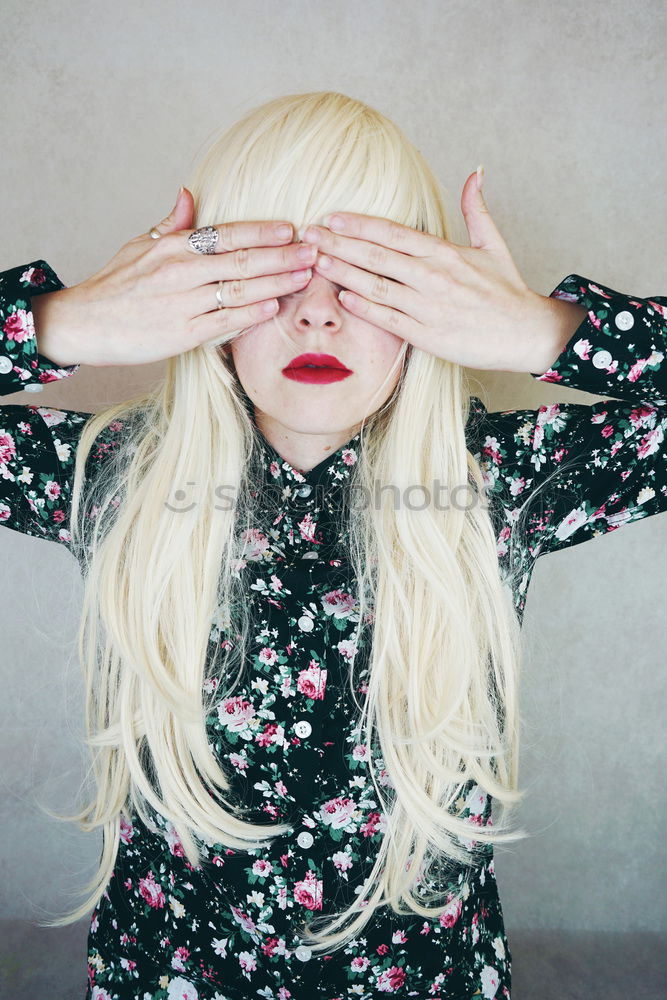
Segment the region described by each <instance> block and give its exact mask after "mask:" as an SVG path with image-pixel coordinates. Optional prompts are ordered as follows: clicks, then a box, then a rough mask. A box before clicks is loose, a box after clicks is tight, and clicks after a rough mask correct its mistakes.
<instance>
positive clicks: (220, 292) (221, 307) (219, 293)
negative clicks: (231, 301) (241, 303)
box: [215, 281, 225, 309]
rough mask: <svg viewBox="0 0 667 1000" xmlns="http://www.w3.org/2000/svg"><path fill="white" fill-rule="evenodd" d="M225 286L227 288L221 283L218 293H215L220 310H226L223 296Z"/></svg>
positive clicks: (219, 283)
mask: <svg viewBox="0 0 667 1000" xmlns="http://www.w3.org/2000/svg"><path fill="white" fill-rule="evenodd" d="M224 286H225V283H224V281H219V282H218V289H217V291H216V293H215V297H216V299H217V300H218V309H224V308H225V303H224V302H223V301H222V294H223V289H224Z"/></svg>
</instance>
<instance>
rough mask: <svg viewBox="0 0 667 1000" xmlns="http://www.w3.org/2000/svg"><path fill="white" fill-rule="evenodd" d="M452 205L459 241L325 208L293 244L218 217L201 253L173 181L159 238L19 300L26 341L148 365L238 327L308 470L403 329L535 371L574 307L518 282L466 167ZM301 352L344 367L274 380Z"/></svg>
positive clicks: (353, 416) (260, 387)
mask: <svg viewBox="0 0 667 1000" xmlns="http://www.w3.org/2000/svg"><path fill="white" fill-rule="evenodd" d="M461 210H462V213H463V216H464V219H465V222H466V227H467V229H468V234H469V237H470V247H464V246H459V245H457V244H454V243H451V242H449V241H447V240H443V239H440V238H438V237H436V236H432V235H430V234H426V233H421V232H418V231H417V230H414V229H410V228H408V227H406V226H400V225H398V224H396V223H394V222H391V221H390V220H387V219H380V218H376V217H373V216H367V215H358V214H354V213H348V212H335V213H332V215H330V216H329V217H328V219H327V220H325V221H327V222H328V226H316V227H310V229H309V230H307V231H306V232H305V233H304V234H303V240H304V243H303V244H301V243H298V242H296V241H294V233H293V229H292V227H291V225H290V224H289V223H287V222H284V223H282V224H283V225H287V226H288V227H289V234H288V235H287V236H286V237H283V238H281V237H280V236H279V235H278V234H277V231H276V227H277V226H279V225H280V224H281V223H280V222H277V221H271V222H239V223H226V224H224V225H221V226H218V227H216V228H218V230H219V231H220V233H221V244H222V245H221V246H219V248H218V250H219V252H216V253H215V254H210V255H200V254H196V253H194V252H193V251H192V250H190V249H189V248H188V246H187V236H188V235H189V233H190V232H191V231H192V229H191V228H190V227H191V226H192V222H193V215H194V205H193V201H192V195H191V194H190V192H189V191H187V190H184V191H183V192H182V193H181V195H180V197H179V200H178V201H177V204H176V206H175V208H174V210H173V211H172V213H171V215H170V216H168V217H167V219H165V220H163V222H162V223H160V224H159V225H158V227H156V228H157V229H158V230H159V232H160V233H161V234H162V238H161V239H158V240H153V239H151V238H150V236H148V235H147V234H142V235H141V236H139V237H137V238H136V239H134V240H130V241H129V243H127V244H126V245H125V246H124V247H123V248H122V249H121V250H120V251H119V253H118V254H116V256H115V257H114V258H113V260H112V261H111V262H110V263H109V264H107V265H106V267H105V268H103V269H102V271H100V272H98V274H96V275H94V276H93V277H92V278H90V279H87V281H85V282H82V283H81V284H80V285H75V286H73V287H72V288H68V289H63V290H61V291H58V292H52V293H49V294H46V295H40V296H36V297H34V298H33V300H32V310H33V315H34V319H35V329H36V333H37V339H38V344H39V349H40V351H41V352H42V353H43V354H44V355H45V356H46V357H48V358H49V359H50V360H51V361H53V362H54V363H55V364H57V365H69V364H75V363H81V364H90V365H92V366H96V367H102V366H107V365H125V364H146V363H149V362H152V361H159V360H163V359H165V358H167V357H171V356H174V355H177V354H179V353H182V352H184V351H186V350H192V349H194V348H195V347H197V346H199V345H200V344H202V343H205V342H206V341H208V340H217V339H219V338H220V337H221V336H222V335H223V334H225V333H228V334H229V335H230V336H233V334H234V333H235V332H236V333H239V334H241V335H240V336H236V337H234V338H233V339H232V340H231V341H230V343H229V347H228V350H231V354H232V357H233V360H234V365H235V368H236V371H237V375H238V377H239V380H240V382H241V384H242V385H243V388H244V390H245V391H246V393H247V394H248V396H249V397H250V399H251V400H252V402H253V404H254V407H255V419H256V422H257V426H258V427H259V429H260V430H261V432H262V433H263V435H264V436H265V438H266V439H267V441H269V443H270V444H271V445H272V446H273V447H274V448H275V449H276V451H278V453H279V454H280V455H282V456H283V458H285V459H286V461H288V462H289V463H290V464H291V465H293V466H294V467H295V468H297V469H300V470H301V471H303V472H306V471H308V470H310V469H312V468H313V467H314V466H315V465H317V464H318V463H319V462H321V461H322V460H323V459H324V458H326V456H327V455H328V454H330V453H331V451H332V450H336V449H338V448H340V447H342V445H344V444H345V443H346V442H347V441H349V440H350V438H351V437H353V436H354V434H355V433H356V432H357V430H358V429H359V426H360V422H361V419H362V417H363V416H364V415H366V414H367V413H368V407H369V404H370V403H371V400H372V411H374V410H376V409H378V408H379V407H380V406H381V405H382V403H383V402H384V401H385V400H386V399H387V398H388V397H389V396H390V395H391V392H392V391H393V389H394V386H395V384H396V381H397V380H398V377H399V375H400V368H397V370H396V371H395V372H394V373H393V374H392V375H391V377H390V378H389V379H388V380H387V376H388V375H389V374H390V372H391V371H392V366H394V364H395V363H396V360H397V355H398V353H399V351H400V349H401V347H402V345H403V343H404V342H406V341H407V342H408V343H409V344H412V345H414V346H415V347H417V348H419V349H420V350H424V351H428V352H430V353H432V354H434V355H435V356H436V357H440V358H443V359H445V360H448V361H452V362H455V363H457V364H460V365H464V366H466V367H469V368H477V369H480V370H487V371H510V372H531V373H533V374H541V373H543V372H545V371H546V370H547V369H548V368H549V367H550V366H551V364H552V363H553V362H554V361H555V359H556V358H557V357H558V356H559V354H560V353H561V352H562V350H563V348H564V347H565V344H566V343H567V342H568V340H569V339H570V337H571V336H572V334H573V333H574V332H575V330H576V329H577V327H578V326H579V325H580V323H581V322H582V320H583V319H584V317H585V315H586V310H585V309H584V308H583V307H582V306H579V305H577V304H576V303H570V302H563V301H560V300H558V299H551V298H549V297H547V296H543V295H540V294H538V293H537V292H534V291H532V290H531V289H530V288H528V286H527V285H526V283H525V282H524V281H523V279H522V277H521V275H520V274H519V272H518V270H517V268H516V266H515V264H514V261H513V260H512V257H511V254H510V252H509V249H508V248H507V245H506V244H505V242H504V240H503V239H502V237H501V236H500V233H499V232H498V230H497V228H496V226H495V224H494V222H493V220H492V218H491V215H490V213H489V211H488V209H487V207H486V204H485V201H484V197H483V195H482V192H481V191H480V190H478V187H477V180H476V172H473V173H472V174H471V175H470V176H469V177H468V179H467V180H466V183H465V185H464V188H463V192H462V196H461ZM334 214H335V218H334V217H333V215H334ZM336 219H340V221H341V222H342V228H341V229H339V230H338V231H334V226H335V224H336ZM308 250H310V257H308V256H307V253H308ZM304 255H306V256H304ZM309 265H311V270H306V272H305V273H304V274H303V275H302V276H301V277H299V278H297V279H296V280H295V278H294V275H295V274H296V273H297V272H298V271H299V270H303V269H304V268H308V266H309ZM218 280H224V281H226V282H230V284H227V285H226V286H225V292H226V302H227V299H231V300H233V302H234V305H231V304H229V305H228V306H227V308H224V309H217V303H216V300H215V292H216V289H217V287H218V286H217V282H218ZM342 289H344V290H345V292H347V293H348V294H347V295H346V294H343V295H342V296H340V297H339V294H338V293H339V291H341V290H342ZM349 293H352V295H351V296H350V294H349ZM272 301H273V311H272V312H269V313H266V312H262V309H263V307H264V306H265V305H267V304H268V303H269V302H272ZM136 316H140V317H141V324H140V326H137V327H133V325H132V323H131V321H128V318H131V317H136ZM276 317H279V319H280V322H281V326H282V327H283V329H285V330H286V331H287V335H288V338H289V339H288V341H285V339H284V338H283V337H281V336H280V335H279V332H278V329H277V327H276ZM243 331H244V332H243ZM305 351H313V352H318V353H319V352H321V353H327V354H333V355H335V356H336V357H338V358H339V359H340V360H341V361H342V362H343V363H344V364H345V365H346V366H347V367H348V368H350V369H352V371H353V375H351V376H350V377H349V378H347V379H344V380H343V381H340V382H333V383H329V384H325V385H321V384H320V385H313V384H307V383H301V382H294V381H292V380H290V379H287V378H285V376H284V375H283V374H282V368H283V367H284V366H285V365H286V364H287V363H288V362H289V361H291V359H292V358H294V357H295V356H296V355H297V354H300V353H303V352H305ZM385 382H386V385H385V384H384V383H385ZM381 386H382V387H383V388H382V391H381V392H380V393H379V394H378V389H379V388H380V387H381Z"/></svg>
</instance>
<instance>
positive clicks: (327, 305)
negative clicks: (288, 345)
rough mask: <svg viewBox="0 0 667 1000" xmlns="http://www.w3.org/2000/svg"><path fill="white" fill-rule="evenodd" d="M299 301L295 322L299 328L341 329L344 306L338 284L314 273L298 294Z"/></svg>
mask: <svg viewBox="0 0 667 1000" xmlns="http://www.w3.org/2000/svg"><path fill="white" fill-rule="evenodd" d="M297 303H298V304H297V306H296V309H295V311H294V323H295V325H296V326H297V327H298V329H300V330H307V329H310V328H311V327H316V328H319V327H322V328H323V329H326V330H338V329H340V325H341V323H342V321H343V306H342V305H341V304H340V302H339V300H338V286H337V285H335V284H334V283H333V282H332V281H329V280H328V279H327V278H324V277H323V276H322V275H321V274H313V276H312V278H311V279H310V281H309V282H308V284H307V285H306V287H305V288H304V289H303V291H302V292H301V293H298V294H297Z"/></svg>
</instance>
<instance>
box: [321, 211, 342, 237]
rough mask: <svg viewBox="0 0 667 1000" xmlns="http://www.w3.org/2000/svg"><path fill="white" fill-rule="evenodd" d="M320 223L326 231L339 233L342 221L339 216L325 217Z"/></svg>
mask: <svg viewBox="0 0 667 1000" xmlns="http://www.w3.org/2000/svg"><path fill="white" fill-rule="evenodd" d="M322 223H323V225H325V226H326V227H327V229H331V230H333V232H334V233H340V232H341V230H342V229H343V220H342V219H341V217H340V215H325V216H324V218H323V220H322Z"/></svg>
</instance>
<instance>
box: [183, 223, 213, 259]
mask: <svg viewBox="0 0 667 1000" xmlns="http://www.w3.org/2000/svg"><path fill="white" fill-rule="evenodd" d="M219 239H220V233H219V232H218V230H217V229H216V228H215V226H201V227H200V228H199V229H195V231H194V233H190V235H189V236H188V246H189V247H190V249H191V250H194V252H195V253H215V248H216V247H217V245H218V241H219Z"/></svg>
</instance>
